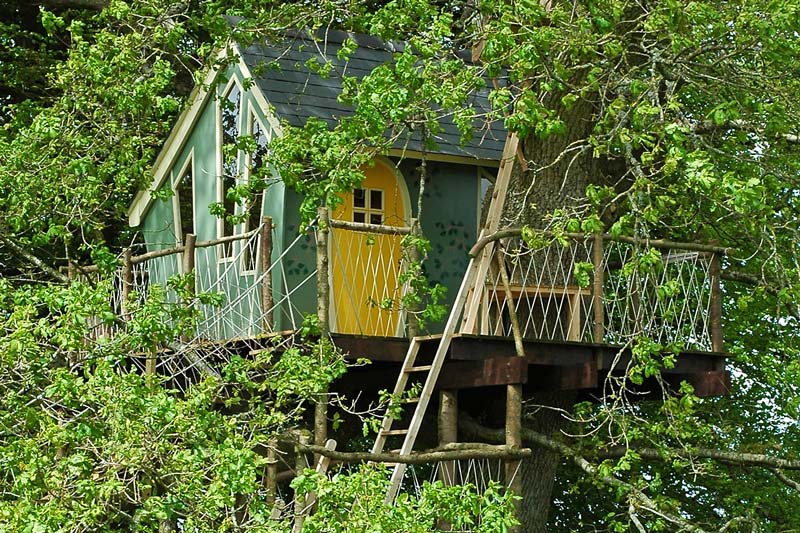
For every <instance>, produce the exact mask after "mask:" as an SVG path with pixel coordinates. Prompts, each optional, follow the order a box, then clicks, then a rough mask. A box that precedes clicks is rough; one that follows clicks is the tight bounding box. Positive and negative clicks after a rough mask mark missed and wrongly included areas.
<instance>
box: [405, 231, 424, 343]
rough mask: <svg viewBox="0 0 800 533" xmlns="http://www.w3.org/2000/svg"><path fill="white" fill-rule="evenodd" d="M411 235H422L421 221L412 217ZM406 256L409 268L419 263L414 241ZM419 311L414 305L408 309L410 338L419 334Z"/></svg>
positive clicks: (407, 320) (408, 332)
mask: <svg viewBox="0 0 800 533" xmlns="http://www.w3.org/2000/svg"><path fill="white" fill-rule="evenodd" d="M411 235H413V236H415V237H418V236H420V235H421V230H420V227H419V221H418V220H417V219H413V218H412V219H411ZM406 257H407V261H408V268H411V267H412V265H414V264H415V263H419V261H420V257H419V249H418V248H417V246H416V243H414V242H412V243H411V245H410V246H408V248H407V250H406ZM418 311H419V307H417V306H414V307H412V308H410V309H406V331H407V334H408V338H411V337H416V336H417V335H419V320H418V319H417V312H418Z"/></svg>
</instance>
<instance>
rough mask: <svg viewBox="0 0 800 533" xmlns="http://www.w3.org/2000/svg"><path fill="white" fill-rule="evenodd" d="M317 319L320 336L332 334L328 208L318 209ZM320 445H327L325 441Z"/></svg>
mask: <svg viewBox="0 0 800 533" xmlns="http://www.w3.org/2000/svg"><path fill="white" fill-rule="evenodd" d="M317 217H318V219H319V222H318V223H317V317H318V318H319V330H320V335H321V336H324V337H327V336H328V334H330V315H329V312H330V285H329V284H328V283H329V278H328V232H329V231H330V213H329V211H328V208H327V207H324V206H323V207H320V208H318V209H317ZM315 444H320V446H322V445H323V444H325V440H324V439H323V441H322V442H321V443H315Z"/></svg>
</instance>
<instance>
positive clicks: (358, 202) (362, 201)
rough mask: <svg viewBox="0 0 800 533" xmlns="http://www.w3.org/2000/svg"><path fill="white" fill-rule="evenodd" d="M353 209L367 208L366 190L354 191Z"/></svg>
mask: <svg viewBox="0 0 800 533" xmlns="http://www.w3.org/2000/svg"><path fill="white" fill-rule="evenodd" d="M353 207H367V198H366V194H365V191H364V189H353Z"/></svg>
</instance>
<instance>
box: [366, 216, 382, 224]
mask: <svg viewBox="0 0 800 533" xmlns="http://www.w3.org/2000/svg"><path fill="white" fill-rule="evenodd" d="M369 223H370V224H383V216H382V215H380V214H379V213H372V214H371V215H370V216H369Z"/></svg>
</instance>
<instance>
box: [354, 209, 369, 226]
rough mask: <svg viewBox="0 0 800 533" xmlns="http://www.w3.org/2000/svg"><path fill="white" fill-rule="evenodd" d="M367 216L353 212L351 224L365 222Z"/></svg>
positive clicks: (359, 212)
mask: <svg viewBox="0 0 800 533" xmlns="http://www.w3.org/2000/svg"><path fill="white" fill-rule="evenodd" d="M366 221H367V214H366V213H362V212H361V211H353V222H362V223H363V222H366Z"/></svg>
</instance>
